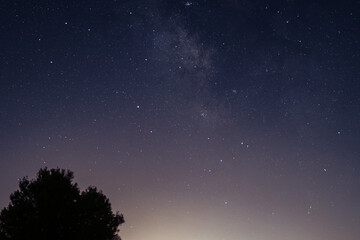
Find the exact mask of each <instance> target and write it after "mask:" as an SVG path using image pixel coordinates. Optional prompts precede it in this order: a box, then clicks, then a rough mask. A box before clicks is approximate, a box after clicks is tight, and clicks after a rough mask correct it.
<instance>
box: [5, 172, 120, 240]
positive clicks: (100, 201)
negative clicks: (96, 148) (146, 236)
mask: <svg viewBox="0 0 360 240" xmlns="http://www.w3.org/2000/svg"><path fill="white" fill-rule="evenodd" d="M73 177H74V174H73V172H71V171H69V170H63V169H51V170H48V169H46V168H45V169H40V170H39V172H38V174H37V178H36V179H34V180H30V181H29V180H28V179H27V178H23V179H22V180H21V181H20V183H19V188H20V189H19V190H17V191H15V192H14V193H12V194H11V195H10V204H9V206H8V207H6V208H4V209H2V211H1V214H0V239H1V240H25V239H26V240H32V239H34V240H35V239H36V240H75V239H76V240H81V239H84V240H115V239H120V237H119V236H118V227H119V226H120V225H121V224H122V223H124V217H123V215H122V214H119V213H113V212H112V209H111V204H110V202H109V199H108V198H107V197H106V196H105V195H104V194H103V193H102V192H101V191H98V190H97V189H96V188H95V187H89V188H87V189H86V190H85V191H82V192H80V190H79V187H78V185H77V184H76V183H73V182H72V180H73Z"/></svg>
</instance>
